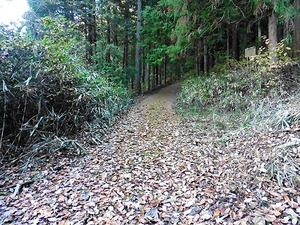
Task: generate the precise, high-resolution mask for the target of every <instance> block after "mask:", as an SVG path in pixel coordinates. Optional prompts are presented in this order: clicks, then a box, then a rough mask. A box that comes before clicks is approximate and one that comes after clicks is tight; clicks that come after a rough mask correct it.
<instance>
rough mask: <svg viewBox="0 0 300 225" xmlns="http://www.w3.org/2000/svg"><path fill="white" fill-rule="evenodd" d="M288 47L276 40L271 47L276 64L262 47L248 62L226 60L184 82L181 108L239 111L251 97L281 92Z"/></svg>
mask: <svg viewBox="0 0 300 225" xmlns="http://www.w3.org/2000/svg"><path fill="white" fill-rule="evenodd" d="M289 50H290V48H289V47H286V45H285V44H284V42H283V41H282V42H280V43H279V44H278V45H277V48H276V50H275V52H276V57H277V65H276V66H275V67H274V65H272V64H271V63H270V57H271V56H269V52H268V51H267V50H266V49H264V48H262V49H260V51H259V53H260V54H259V55H257V56H256V57H255V58H254V60H252V61H244V62H237V61H233V60H227V61H226V63H224V64H221V65H220V64H219V65H217V66H216V67H215V68H213V70H212V71H213V72H212V73H211V74H210V76H209V77H195V78H191V79H188V80H187V81H185V83H184V85H183V88H182V91H181V93H180V103H181V106H182V107H186V108H189V107H192V108H195V107H196V108H198V109H199V110H203V109H206V108H208V107H211V106H214V107H215V108H217V109H218V110H219V111H220V112H224V111H243V110H245V109H246V108H248V107H249V106H250V105H251V102H252V101H253V100H255V99H259V98H261V97H263V96H265V95H267V94H271V93H278V94H280V91H283V87H284V83H285V82H286V81H285V80H288V79H289V78H288V77H289V74H285V73H284V68H285V65H286V64H287V62H289V61H291V59H290V58H289V57H288V54H287V52H288V51H289Z"/></svg>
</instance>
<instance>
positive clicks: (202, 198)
mask: <svg viewBox="0 0 300 225" xmlns="http://www.w3.org/2000/svg"><path fill="white" fill-rule="evenodd" d="M179 89H180V84H175V85H171V86H168V87H166V88H164V89H162V90H160V91H158V92H157V93H155V94H153V95H150V96H148V97H147V98H145V99H144V100H143V101H141V102H140V103H138V104H136V105H135V106H134V107H133V108H132V109H131V110H130V112H129V113H128V114H127V115H126V116H124V117H123V119H121V120H120V121H119V122H118V123H117V124H116V125H115V126H114V128H113V132H111V133H110V134H109V135H107V136H106V138H105V143H104V144H103V145H102V146H96V147H94V148H91V149H90V150H89V152H90V154H89V155H87V156H85V157H83V158H81V159H78V158H75V159H74V160H73V161H70V160H68V159H66V160H62V161H61V162H60V163H59V165H56V167H54V168H47V169H45V170H43V171H40V172H39V174H40V177H41V178H40V179H39V180H38V182H36V183H34V184H33V185H31V186H30V187H29V188H24V189H23V191H22V192H21V193H20V194H19V195H17V196H16V197H15V198H14V199H5V201H4V200H1V199H0V203H1V201H2V204H3V205H4V203H6V204H7V205H6V206H5V207H3V209H2V211H3V212H5V215H6V216H5V218H6V220H8V221H10V222H12V223H13V224H59V225H65V224H151V223H155V224H247V222H253V221H256V222H257V221H258V222H257V223H254V224H265V223H264V222H265V221H273V222H274V221H275V222H276V221H277V218H276V216H275V218H274V213H272V212H273V211H274V210H277V211H278V212H279V213H277V214H276V215H277V216H279V217H280V215H284V214H283V213H282V211H283V210H285V209H288V208H289V207H290V206H286V205H288V204H290V203H288V202H287V199H289V201H293V202H294V203H295V204H296V203H297V201H300V199H296V198H295V196H296V195H297V192H295V190H293V189H282V190H281V189H280V188H278V187H277V186H272V188H271V187H270V186H267V185H266V184H267V182H268V181H266V180H264V179H263V178H262V177H255V173H254V172H255V168H251V165H252V164H251V163H252V162H253V161H254V160H255V159H256V158H255V157H257V154H259V152H260V149H259V148H257V149H256V150H255V152H256V153H257V154H254V152H251V154H249V146H247V145H246V144H245V145H242V146H240V145H239V147H238V143H235V142H231V143H225V144H223V145H221V144H219V145H218V146H216V142H214V141H213V139H214V138H215V137H211V136H210V135H209V131H205V130H198V129H196V127H194V126H193V125H192V124H191V123H187V122H184V121H182V120H180V118H179V117H178V116H177V115H176V113H175V111H174V109H173V108H172V107H173V105H174V104H175V101H176V97H177V93H178V91H179ZM244 142H245V140H244ZM252 153H253V154H252ZM256 169H257V168H256ZM268 184H270V183H268ZM282 196H286V197H282ZM283 198H285V199H286V202H284V203H282V201H283V200H282V199H283ZM294 203H293V204H294ZM298 203H299V205H300V202H298ZM298 203H297V204H298ZM276 204H277V205H276ZM274 205H275V206H276V207H277V208H276V207H275V206H274ZM273 206H274V207H275V208H276V209H274V207H273ZM294 206H295V205H294ZM294 206H293V207H294ZM278 207H282V208H283V207H284V208H283V209H282V208H281V209H278ZM295 207H296V208H293V210H296V209H297V207H298V206H295ZM0 210H1V209H0ZM272 210H273V211H272ZM265 215H267V216H269V217H268V218H265ZM281 219H282V218H281ZM259 221H261V223H259ZM280 221H281V220H279V219H278V222H277V223H274V224H281V223H280ZM0 222H1V218H0Z"/></svg>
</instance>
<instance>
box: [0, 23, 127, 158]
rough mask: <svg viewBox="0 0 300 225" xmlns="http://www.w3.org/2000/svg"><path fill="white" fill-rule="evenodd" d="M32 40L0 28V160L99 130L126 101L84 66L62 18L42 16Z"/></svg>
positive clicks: (76, 38) (116, 87)
mask: <svg viewBox="0 0 300 225" xmlns="http://www.w3.org/2000/svg"><path fill="white" fill-rule="evenodd" d="M40 27H41V30H40V35H39V36H40V38H39V39H38V40H35V39H33V38H31V37H30V36H27V35H21V34H19V33H17V32H15V31H11V30H9V29H7V28H6V27H0V41H1V43H3V44H2V45H1V47H0V57H1V61H0V68H1V71H0V73H1V77H2V79H1V86H2V89H1V90H0V129H1V133H0V135H1V136H0V143H1V144H0V145H1V146H0V149H1V150H0V160H4V159H10V160H11V159H14V158H16V157H17V156H19V155H22V154H24V153H26V152H28V151H30V150H33V149H34V148H35V150H34V151H35V152H36V154H38V153H37V151H38V149H37V148H36V146H37V143H38V142H42V141H45V140H51V139H53V137H54V136H65V135H70V134H72V133H75V132H78V131H79V130H81V129H82V128H83V127H84V125H86V124H87V123H86V122H92V121H95V120H96V121H97V123H99V124H100V125H101V127H106V126H108V125H110V124H111V123H112V122H113V118H114V116H115V115H116V114H117V113H119V112H120V111H122V110H123V109H124V108H125V107H127V106H128V104H129V103H130V93H129V92H128V91H127V90H126V88H125V87H124V86H122V85H120V84H115V83H112V82H109V81H108V80H107V79H106V78H104V77H101V76H100V75H99V74H97V73H96V72H94V71H91V70H89V69H88V68H86V66H85V65H84V62H85V60H84V55H85V49H83V48H82V47H81V46H84V45H83V42H82V38H81V36H80V34H79V33H78V32H77V31H76V30H75V29H74V26H73V25H72V24H71V23H69V22H67V21H66V20H64V19H62V18H59V19H56V20H54V19H51V18H43V19H42V20H41V21H40Z"/></svg>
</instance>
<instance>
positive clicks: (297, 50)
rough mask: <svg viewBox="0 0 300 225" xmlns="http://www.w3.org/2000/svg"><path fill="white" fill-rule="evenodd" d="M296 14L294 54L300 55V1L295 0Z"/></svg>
mask: <svg viewBox="0 0 300 225" xmlns="http://www.w3.org/2000/svg"><path fill="white" fill-rule="evenodd" d="M294 4H295V9H296V12H297V13H296V16H295V20H294V55H295V56H296V57H298V58H299V57H300V1H299V0H295V1H294Z"/></svg>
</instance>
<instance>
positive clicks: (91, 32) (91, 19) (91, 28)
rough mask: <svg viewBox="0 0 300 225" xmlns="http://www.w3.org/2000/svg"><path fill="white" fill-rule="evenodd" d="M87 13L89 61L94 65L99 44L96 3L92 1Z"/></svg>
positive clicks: (87, 7) (87, 6)
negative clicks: (97, 43)
mask: <svg viewBox="0 0 300 225" xmlns="http://www.w3.org/2000/svg"><path fill="white" fill-rule="evenodd" d="M86 11H87V12H86V13H87V20H86V24H87V40H88V47H87V60H88V62H89V63H90V64H93V63H94V58H93V57H94V55H95V50H96V42H97V31H96V1H95V0H91V1H90V2H89V3H88V5H86Z"/></svg>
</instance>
